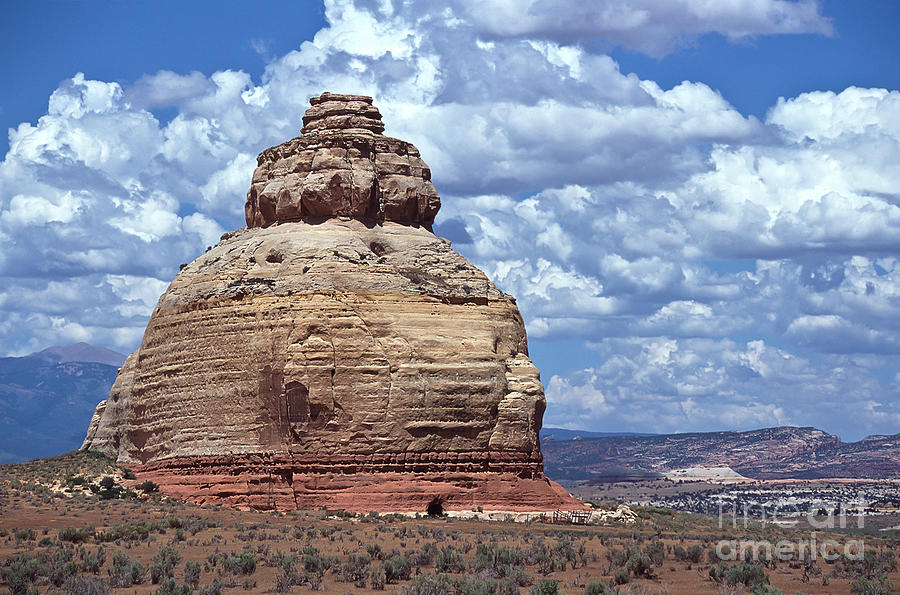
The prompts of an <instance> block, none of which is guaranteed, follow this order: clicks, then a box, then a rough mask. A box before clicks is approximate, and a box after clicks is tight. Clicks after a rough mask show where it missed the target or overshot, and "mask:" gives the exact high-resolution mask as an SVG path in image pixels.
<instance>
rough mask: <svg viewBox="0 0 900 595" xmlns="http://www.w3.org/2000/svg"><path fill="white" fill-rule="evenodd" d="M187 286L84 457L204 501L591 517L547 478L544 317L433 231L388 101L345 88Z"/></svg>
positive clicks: (167, 297)
mask: <svg viewBox="0 0 900 595" xmlns="http://www.w3.org/2000/svg"><path fill="white" fill-rule="evenodd" d="M310 103H311V104H312V107H310V108H309V110H307V112H306V114H305V115H304V117H303V129H302V133H301V135H300V136H299V137H297V138H294V139H292V140H289V141H287V142H285V143H282V144H280V145H278V146H276V147H272V148H270V149H267V150H265V151H263V152H262V153H261V154H260V155H259V159H258V160H257V163H258V167H257V168H256V171H255V172H254V174H253V179H252V183H251V187H250V190H249V192H248V193H247V200H246V204H245V213H246V220H247V228H245V229H241V230H238V231H234V232H230V233H227V234H225V235H224V236H223V237H222V240H221V241H220V242H219V243H218V244H217V245H216V246H215V247H213V248H212V249H211V250H209V251H207V252H206V253H205V254H203V255H202V256H200V257H199V258H197V259H196V260H195V261H193V262H192V263H190V264H189V265H187V266H186V267H184V268H183V270H182V271H181V272H180V273H179V274H178V275H177V276H176V277H175V279H174V280H173V281H172V283H171V285H170V286H169V288H168V289H167V290H166V292H165V294H163V296H162V297H161V298H160V299H159V302H158V303H157V306H156V309H155V310H154V312H153V315H152V317H151V319H150V322H149V324H148V325H147V329H146V331H145V333H144V337H143V341H142V343H141V346H140V348H139V349H138V350H137V351H136V352H135V353H133V354H131V355H130V356H129V357H128V359H127V361H126V362H125V365H124V366H123V367H122V369H121V370H120V371H119V375H118V377H117V379H116V382H115V384H114V386H113V388H112V390H111V391H110V395H109V398H108V399H107V400H106V401H104V402H103V403H101V404H100V406H98V408H97V410H96V412H95V414H94V418H93V420H92V421H91V424H90V428H89V430H88V433H87V436H86V438H85V441H84V445H83V448H85V449H91V450H97V451H100V452H103V453H106V454H108V455H110V456H113V457H115V458H116V459H117V460H118V461H119V462H120V463H122V464H126V465H129V466H132V467H134V468H135V470H136V471H137V472H138V474H139V477H142V478H146V479H150V480H152V481H154V482H156V483H158V484H159V485H160V486H161V490H162V491H163V492H166V493H169V494H173V495H178V496H181V497H183V498H185V499H187V500H190V501H193V502H197V503H218V504H226V505H230V506H236V507H245V508H256V509H272V508H277V509H278V510H285V509H297V508H301V509H303V508H319V507H322V506H327V507H328V508H332V509H338V508H342V509H346V510H351V511H359V512H366V511H372V510H375V511H405V512H421V513H426V512H428V511H435V510H437V511H440V510H472V509H473V508H476V507H478V506H481V507H483V508H485V509H488V510H509V511H551V510H557V509H565V510H572V509H575V508H579V507H580V506H581V504H580V503H579V502H577V501H576V500H574V499H573V498H572V497H571V496H570V495H569V494H568V493H567V492H566V491H565V490H564V489H562V488H561V487H560V486H559V485H557V484H556V483H554V482H552V481H550V480H549V479H548V478H547V477H546V476H545V475H544V472H543V463H542V457H541V447H540V441H539V432H540V429H541V421H542V417H543V413H544V409H545V406H546V402H545V399H544V391H543V387H542V385H541V382H540V378H539V374H538V370H537V369H536V368H535V366H534V364H533V363H532V362H531V360H530V359H529V357H528V345H527V340H526V336H525V327H524V324H523V321H522V316H521V315H520V313H519V310H518V308H517V307H516V303H515V300H514V299H513V298H512V297H511V296H508V295H506V294H504V293H503V292H501V291H500V290H498V289H497V288H496V287H495V286H494V284H493V283H491V281H490V280H489V279H488V278H487V277H486V276H485V274H484V273H483V272H481V271H480V270H478V269H477V268H476V267H474V266H473V265H472V264H471V263H470V262H468V261H467V260H466V259H465V258H463V257H462V256H461V255H459V254H458V253H456V252H455V251H454V250H453V249H452V248H451V247H450V243H449V242H448V241H446V240H444V239H441V238H438V237H436V236H435V235H434V234H433V233H432V231H431V224H432V222H433V221H434V217H435V215H436V214H437V212H438V209H439V208H440V198H439V196H438V194H437V192H436V191H435V189H434V186H433V185H432V183H431V181H430V178H431V172H430V170H429V169H428V167H427V165H426V164H425V163H424V162H423V161H422V159H421V157H420V156H419V152H418V151H417V150H416V148H415V147H414V146H413V145H411V144H410V143H407V142H404V141H401V140H397V139H394V138H390V137H387V136H384V135H383V134H382V132H383V130H384V124H383V123H382V121H381V115H380V113H379V112H378V109H377V108H376V107H375V106H374V105H373V102H372V98H370V97H365V96H360V95H338V94H333V93H323V94H322V95H320V96H319V97H313V98H312V99H311V100H310Z"/></svg>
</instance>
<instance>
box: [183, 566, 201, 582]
mask: <svg viewBox="0 0 900 595" xmlns="http://www.w3.org/2000/svg"><path fill="white" fill-rule="evenodd" d="M184 582H185V583H187V584H189V585H190V586H191V587H193V588H194V589H196V588H197V585H199V584H200V562H185V564H184Z"/></svg>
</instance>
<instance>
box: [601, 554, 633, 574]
mask: <svg viewBox="0 0 900 595" xmlns="http://www.w3.org/2000/svg"><path fill="white" fill-rule="evenodd" d="M605 556H606V560H607V562H608V564H607V566H606V574H612V573H613V571H614V570H616V569H617V568H624V567H625V563H626V562H628V552H626V551H625V550H624V549H622V548H620V547H611V548H609V549H608V550H606V554H605Z"/></svg>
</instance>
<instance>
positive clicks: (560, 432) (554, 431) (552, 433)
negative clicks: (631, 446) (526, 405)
mask: <svg viewBox="0 0 900 595" xmlns="http://www.w3.org/2000/svg"><path fill="white" fill-rule="evenodd" d="M610 436H656V434H641V433H638V432H587V431H585V430H567V429H566V428H541V440H582V439H584V438H608V437H610Z"/></svg>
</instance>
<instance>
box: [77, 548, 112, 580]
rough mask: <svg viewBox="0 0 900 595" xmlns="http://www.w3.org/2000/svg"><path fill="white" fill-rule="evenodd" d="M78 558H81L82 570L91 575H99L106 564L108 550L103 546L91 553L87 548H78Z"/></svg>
mask: <svg viewBox="0 0 900 595" xmlns="http://www.w3.org/2000/svg"><path fill="white" fill-rule="evenodd" d="M78 557H79V558H81V569H82V570H83V571H85V572H90V573H91V574H97V573H99V572H100V569H101V568H102V567H103V564H105V563H106V550H104V549H103V546H102V545H101V546H99V547H98V548H97V549H96V550H94V551H93V552H89V551H88V549H87V548H86V547H84V546H83V545H82V546H79V547H78Z"/></svg>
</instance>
